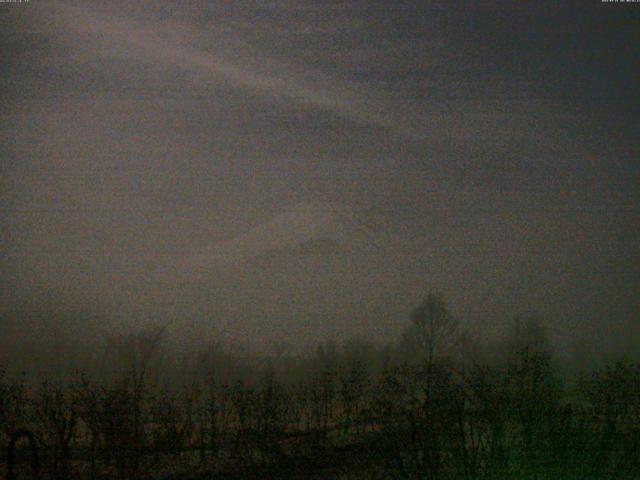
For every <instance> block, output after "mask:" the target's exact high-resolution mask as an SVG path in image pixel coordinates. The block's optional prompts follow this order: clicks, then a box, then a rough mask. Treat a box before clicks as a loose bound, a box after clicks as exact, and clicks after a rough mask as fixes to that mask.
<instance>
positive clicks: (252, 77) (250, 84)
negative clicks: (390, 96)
mask: <svg viewBox="0 0 640 480" xmlns="http://www.w3.org/2000/svg"><path fill="white" fill-rule="evenodd" d="M57 11H58V13H59V15H60V17H61V19H62V21H63V23H64V28H67V29H69V30H71V31H72V32H73V33H76V34H86V33H90V34H92V35H94V36H97V37H99V38H100V39H101V40H103V41H104V40H106V41H108V42H113V43H116V44H118V46H120V48H121V49H122V51H123V52H125V55H126V56H127V57H128V58H129V59H130V60H134V61H135V60H140V61H144V62H149V61H151V62H156V63H161V64H163V65H166V66H167V67H169V68H173V69H179V70H181V71H186V72H190V73H191V74H193V75H195V78H196V80H197V81H198V82H199V83H200V84H204V85H215V84H216V83H220V82H230V83H231V84H232V85H234V86H236V87H241V88H245V89H249V90H251V91H253V92H255V93H260V94H268V95H272V96H276V97H284V98H286V99H288V100H289V101H294V102H297V103H299V104H303V105H308V106H311V107H315V108H318V109H322V110H325V111H329V112H332V113H334V114H336V115H339V116H341V117H343V118H346V119H348V120H351V121H354V122H356V123H363V124H367V125H370V126H374V127H382V128H385V129H387V130H389V131H391V132H393V133H395V134H398V135H401V136H404V137H409V138H415V139H418V138H420V137H421V135H420V133H419V131H418V130H417V129H416V128H415V127H414V125H415V124H416V123H417V122H412V121H411V118H412V117H415V115H412V114H411V113H410V112H408V111H407V108H406V106H403V112H402V115H400V114H399V112H397V107H396V108H394V106H393V105H392V103H391V102H388V101H387V100H386V99H385V98H383V97H378V98H376V95H375V94H372V92H370V91H367V92H363V91H362V87H361V86H360V85H355V84H354V85H349V84H346V83H345V82H337V81H335V80H333V79H329V78H327V77H326V76H323V75H321V74H320V73H319V72H316V71H312V70H309V69H305V70H304V71H300V70H297V69H296V68H295V67H293V66H291V65H286V64H282V63H279V62H276V61H275V60H273V59H267V58H265V57H264V56H263V55H260V53H259V52H256V51H247V48H246V46H244V45H243V44H242V43H241V42H240V41H238V40H235V39H234V40H233V42H234V43H233V48H234V51H233V55H234V57H237V58H238V60H235V61H232V60H228V59H227V58H226V57H227V56H229V54H227V55H225V54H223V53H221V52H220V51H215V52H214V51H211V50H209V49H205V48H203V47H200V46H196V45H194V42H196V41H197V40H198V39H199V38H201V37H202V35H203V33H204V32H201V31H199V30H197V29H195V28H193V27H192V26H190V25H187V24H184V23H179V22H175V21H171V22H172V23H171V24H168V23H166V22H165V21H163V25H162V26H161V27H156V26H150V25H148V24H143V23H141V22H133V21H130V20H125V19H121V18H113V17H107V16H105V15H101V14H99V13H96V12H94V11H89V10H88V9H85V8H82V7H77V6H71V5H68V4H61V5H58V8H57ZM305 79H312V80H311V81H308V80H305ZM407 119H409V120H407Z"/></svg>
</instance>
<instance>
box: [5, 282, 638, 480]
mask: <svg viewBox="0 0 640 480" xmlns="http://www.w3.org/2000/svg"><path fill="white" fill-rule="evenodd" d="M165 341H166V335H165V332H164V330H163V329H160V328H156V329H148V330H145V331H142V332H139V333H136V334H132V335H129V336H127V337H121V338H114V339H111V340H110V346H111V351H112V352H116V354H115V355H114V356H113V359H112V361H110V363H109V366H110V368H108V369H106V370H107V371H108V373H105V374H101V375H95V374H92V375H89V374H87V373H83V372H81V371H79V372H75V373H74V374H73V375H72V376H70V377H65V378H64V379H62V378H59V379H57V380H55V381H53V380H51V379H49V380H48V381H42V382H34V381H32V380H30V379H26V378H15V377H11V378H9V376H7V375H3V376H2V377H1V378H0V439H1V442H2V445H3V449H2V455H1V456H0V463H1V464H2V465H1V466H2V472H3V473H2V475H5V476H7V478H12V479H15V478H42V479H45V478H46V479H60V480H63V479H73V478H87V479H98V478H114V479H122V480H125V479H139V478H175V479H205V478H220V479H222V478H340V479H360V478H363V479H364V478H366V479H378V478H379V479H384V478H388V479H396V478H408V479H465V480H472V479H514V478H523V479H524V478H531V479H534V478H535V479H547V478H548V479H632V478H634V479H635V478H640V365H638V364H633V363H632V362H630V361H625V360H620V361H617V362H615V363H612V364H610V365H608V366H604V367H601V368H598V369H595V370H592V371H590V372H585V373H583V374H582V375H580V376H578V377H577V378H565V377H564V376H563V375H561V374H560V372H559V371H558V369H557V368H556V367H555V363H554V358H553V355H552V353H551V349H550V346H549V345H548V341H547V338H546V333H545V330H544V328H543V327H542V324H541V323H540V322H538V321H536V320H534V319H524V320H517V321H515V322H514V325H513V328H512V330H511V332H510V333H509V335H508V336H507V337H506V338H504V339H502V340H501V341H500V342H499V343H496V344H494V345H493V346H492V347H490V348H489V347H486V346H482V345H479V344H478V342H475V341H474V340H473V339H472V338H470V336H469V335H468V334H466V333H465V332H464V331H463V330H462V329H461V327H460V326H459V325H458V323H457V322H456V320H455V319H454V318H453V317H452V316H451V315H450V313H449V312H448V310H447V308H446V305H445V303H444V301H443V299H442V297H441V296H440V295H437V294H431V295H429V296H427V298H426V299H425V301H424V302H423V304H422V305H420V306H419V307H418V308H417V309H415V310H414V312H413V315H412V317H411V323H410V324H409V325H408V327H407V328H406V329H405V331H404V334H403V335H402V337H401V339H400V340H399V341H398V342H397V343H395V344H393V345H387V346H376V345H373V344H369V343H366V342H362V341H347V342H345V343H344V344H342V345H339V346H338V345H336V344H332V343H324V344H321V345H320V346H318V347H317V350H316V351H314V352H310V353H308V354H304V355H301V354H299V355H293V354H289V353H287V352H286V351H285V350H283V351H280V352H278V353H275V354H272V355H261V356H258V355H251V354H239V353H233V352H231V351H229V350H226V349H223V348H221V347H220V346H218V345H212V346H211V347H210V348H206V349H203V350H201V351H198V352H190V353H189V354H185V355H184V358H182V359H180V360H179V361H178V360H176V359H171V358H167V357H170V356H171V355H169V354H167V353H166V351H165V349H164V346H163V342H165Z"/></svg>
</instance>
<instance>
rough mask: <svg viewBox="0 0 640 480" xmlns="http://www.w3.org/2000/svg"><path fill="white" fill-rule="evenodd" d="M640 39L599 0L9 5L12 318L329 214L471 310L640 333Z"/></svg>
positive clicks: (4, 142) (639, 22) (1, 79)
mask: <svg viewBox="0 0 640 480" xmlns="http://www.w3.org/2000/svg"><path fill="white" fill-rule="evenodd" d="M570 3H576V4H577V5H578V6H569V4H570ZM639 41H640V6H639V5H637V4H636V5H634V4H628V5H621V4H602V3H600V1H599V0H589V1H582V2H557V1H556V2H546V1H536V2H528V1H525V2H521V1H518V2H516V1H510V2H507V1H499V2H498V1H496V2H491V1H478V2H430V1H414V2H409V1H407V2H400V1H396V2H394V1H390V0H385V1H377V2H376V1H345V2H339V1H331V2H328V1H297V2H296V1H236V2H227V1H204V0H190V1H180V2H169V1H154V2H151V1H135V2H131V1H119V0H115V1H95V2H89V1H83V2H73V1H65V0H58V1H51V2H47V1H44V0H31V1H30V2H28V3H22V4H0V48H1V50H0V61H1V62H2V63H1V74H0V89H1V91H2V95H1V97H0V98H1V100H0V102H1V103H0V109H1V110H0V153H1V157H0V175H1V177H0V182H1V183H0V222H1V227H2V228H1V229H0V240H1V246H0V256H1V257H0V267H1V268H2V276H3V282H2V283H3V285H2V307H3V309H7V308H12V306H14V305H16V304H18V303H20V302H24V301H27V302H30V303H38V302H40V301H42V299H43V298H45V297H47V298H48V300H47V301H52V302H62V303H65V302H66V303H73V302H79V303H81V304H83V305H85V306H87V305H91V304H92V302H101V301H102V298H103V297H104V298H119V299H120V300H118V301H119V302H125V303H132V302H135V301H136V298H137V297H136V295H137V294H136V293H135V292H133V293H132V289H133V290H136V289H138V290H144V288H145V287H144V285H145V280H144V279H145V278H148V277H149V275H151V273H150V272H152V271H156V270H157V269H158V268H162V267H163V265H168V264H173V263H175V262H174V261H175V260H176V259H180V258H185V257H186V258H188V257H189V256H191V255H197V254H198V253H199V252H202V251H203V250H206V249H210V248H211V246H212V245H217V244H219V243H220V242H226V241H229V240H232V239H233V238H235V237H237V236H239V235H243V234H246V232H249V231H251V229H252V228H254V227H255V226H256V225H259V224H261V223H263V222H266V221H269V219H271V218H273V217H275V216H277V215H279V214H282V213H283V212H287V211H288V210H290V209H291V208H294V207H295V206H296V205H299V204H300V203H307V202H327V203H330V204H332V205H341V206H344V207H345V208H348V209H350V210H351V211H353V212H354V213H355V215H357V217H358V218H359V219H361V221H362V222H363V223H364V224H366V225H368V227H369V228H371V229H373V230H374V231H377V232H380V235H381V236H384V237H385V238H388V239H389V242H390V245H391V246H392V247H391V248H392V249H393V250H394V251H395V252H402V254H405V255H406V256H407V257H409V258H411V259H412V262H411V264H412V265H413V268H414V270H415V271H414V272H413V273H412V274H413V275H416V278H418V277H421V275H422V277H421V278H423V279H424V286H422V285H420V288H425V289H427V288H437V289H440V290H443V291H445V292H446V293H447V295H448V296H449V298H450V299H451V302H452V304H453V305H454V306H455V305H458V308H460V309H461V311H463V312H464V313H468V312H470V311H472V310H473V309H474V308H476V309H478V310H479V311H483V309H484V311H485V313H486V312H498V311H503V310H504V311H507V310H508V311H512V312H513V313H514V314H516V313H519V312H520V311H529V310H535V311H538V312H540V313H542V314H543V315H545V316H548V317H553V319H554V321H555V320H556V319H557V322H558V324H559V325H560V324H562V325H570V326H571V325H575V324H580V323H582V324H585V325H588V326H589V328H591V329H592V330H593V328H594V326H595V327H596V329H599V330H602V329H604V330H607V331H609V330H610V331H613V332H614V334H613V337H612V338H614V337H615V338H622V332H623V331H624V330H625V329H627V330H628V329H631V330H632V331H633V333H632V334H631V335H630V336H627V339H629V338H631V340H628V341H630V342H633V341H640V338H639V337H638V331H639V330H640V327H639V326H638V325H639V324H640V318H639V313H638V312H639V311H640V300H639V298H640V294H639V293H640V288H639V287H640V258H639V255H638V252H639V246H640V235H639V233H640V232H639V225H640V222H639V220H640V219H639V214H640V190H639V185H640V172H639V165H640V163H639V150H638V147H639V143H640V134H639V133H640V132H639V115H638V114H639V112H638V105H639V103H638V93H639V92H638V78H640V71H639V70H640V68H639V62H638V45H639V44H640V43H639ZM420 269H422V270H420ZM421 272H424V273H423V274H422V273H421ZM396 275H397V276H398V279H399V281H401V278H402V275H403V274H402V272H396ZM157 293H158V292H155V294H157ZM123 299H124V300H123ZM498 306H499V307H500V308H498ZM89 308H90V307H89ZM465 309H466V310H465ZM633 335H635V337H634V336H633ZM612 341H613V340H612Z"/></svg>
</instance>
